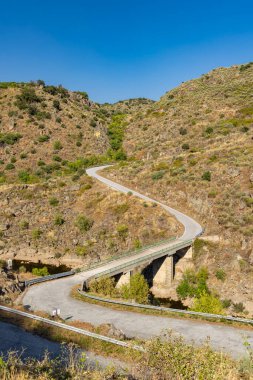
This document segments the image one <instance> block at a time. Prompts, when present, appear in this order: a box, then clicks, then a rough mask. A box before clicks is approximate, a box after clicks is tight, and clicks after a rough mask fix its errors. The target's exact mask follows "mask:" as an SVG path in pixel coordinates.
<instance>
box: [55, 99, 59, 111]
mask: <svg viewBox="0 0 253 380" xmlns="http://www.w3.org/2000/svg"><path fill="white" fill-rule="evenodd" d="M53 106H54V108H55V109H56V110H57V111H60V110H61V106H60V102H59V100H56V99H55V100H54V101H53Z"/></svg>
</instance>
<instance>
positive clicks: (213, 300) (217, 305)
mask: <svg viewBox="0 0 253 380" xmlns="http://www.w3.org/2000/svg"><path fill="white" fill-rule="evenodd" d="M191 310H193V311H198V312H201V313H211V314H223V305H222V302H221V300H220V299H219V298H218V297H215V296H214V295H212V294H209V293H206V292H203V293H201V295H200V297H199V298H195V299H194V302H193V306H192V308H191Z"/></svg>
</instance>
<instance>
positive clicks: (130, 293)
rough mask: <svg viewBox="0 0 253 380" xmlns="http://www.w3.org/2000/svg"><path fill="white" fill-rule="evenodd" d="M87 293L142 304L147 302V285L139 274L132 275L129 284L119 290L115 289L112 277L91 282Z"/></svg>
mask: <svg viewBox="0 0 253 380" xmlns="http://www.w3.org/2000/svg"><path fill="white" fill-rule="evenodd" d="M89 291H90V292H92V293H96V294H98V295H102V296H110V297H116V298H123V299H125V300H134V301H135V302H137V303H142V304H146V303H148V301H149V287H148V283H147V281H146V279H145V278H144V276H143V275H142V274H140V273H136V274H134V275H132V276H131V277H130V281H129V284H124V285H122V286H121V287H119V288H116V282H115V279H114V278H113V277H101V278H98V279H97V280H92V281H91V282H90V284H89Z"/></svg>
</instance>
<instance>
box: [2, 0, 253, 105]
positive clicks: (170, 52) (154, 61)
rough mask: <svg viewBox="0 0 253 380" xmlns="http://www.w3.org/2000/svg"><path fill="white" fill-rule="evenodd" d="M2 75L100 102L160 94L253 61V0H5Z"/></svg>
mask: <svg viewBox="0 0 253 380" xmlns="http://www.w3.org/2000/svg"><path fill="white" fill-rule="evenodd" d="M0 15H1V17H0V46H1V49H0V81H30V80H36V79H44V80H45V81H46V82H47V83H50V84H62V85H63V86H64V87H66V88H69V89H72V90H80V91H87V92H88V94H89V96H90V98H91V99H93V100H95V101H98V102H114V101H117V100H121V99H127V98H134V97H149V98H152V99H159V97H160V96H162V95H163V94H164V93H165V92H166V91H168V90H169V89H171V88H173V87H175V86H177V85H178V84H180V83H181V82H182V81H186V80H188V79H191V78H194V77H198V76H199V75H201V74H203V73H205V72H207V71H209V70H211V69H213V68H215V67H218V66H230V65H233V64H238V63H245V62H249V61H253V22H252V18H253V2H252V0H251V1H248V0H244V1H243V2H239V1H238V0H237V1H234V0H230V1H227V0H224V1H223V0H220V1H216V0H213V1H209V0H202V1H198V0H192V1H190V0H187V1H186V0H182V1H180V0H178V1H170V0H167V1H166V0H153V1H151V0H104V1H102V0H96V1H94V0H89V1H88V0H72V1H70V0H68V1H67V0H61V1H58V0H51V1H49V0H43V1H42V0H41V1H40V0H32V1H31V0H23V1H22V0H8V1H3V0H0Z"/></svg>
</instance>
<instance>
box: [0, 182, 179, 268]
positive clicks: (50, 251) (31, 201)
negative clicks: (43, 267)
mask: <svg viewBox="0 0 253 380" xmlns="http://www.w3.org/2000/svg"><path fill="white" fill-rule="evenodd" d="M0 205H1V209H0V220H1V223H0V228H1V230H0V231H1V232H0V233H1V237H0V253H1V255H0V258H1V259H7V258H9V257H11V258H15V259H18V260H30V261H33V262H34V261H35V262H36V261H38V260H40V261H41V262H43V263H51V264H56V265H59V264H66V265H68V266H70V267H77V266H82V265H85V264H92V263H95V262H98V261H100V260H102V259H104V258H106V257H109V256H113V255H117V254H119V253H121V252H123V251H127V250H130V249H135V248H139V247H141V246H142V245H146V244H150V243H153V241H155V240H156V241H157V240H161V239H164V238H168V237H171V236H175V235H176V234H178V233H179V232H180V231H181V228H180V225H179V224H178V223H177V222H176V220H175V219H174V218H172V217H170V216H169V215H168V214H167V213H165V211H163V210H162V209H160V208H159V207H153V205H152V204H147V203H145V202H141V201H140V200H138V199H136V198H134V197H132V196H131V195H129V196H125V195H122V194H120V193H118V192H113V191H109V192H108V190H107V188H106V187H105V186H103V185H101V184H99V183H97V182H95V181H93V180H92V179H91V178H89V177H87V176H83V178H82V179H80V180H79V181H78V182H77V181H74V182H73V181H72V180H71V178H69V177H66V178H65V179H64V180H63V179H57V178H55V179H51V180H50V181H47V182H44V183H40V184H31V185H28V184H24V185H18V184H17V185H2V187H1V192H0Z"/></svg>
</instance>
